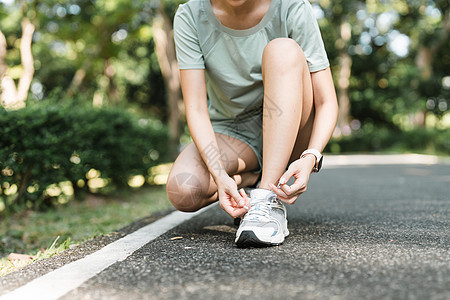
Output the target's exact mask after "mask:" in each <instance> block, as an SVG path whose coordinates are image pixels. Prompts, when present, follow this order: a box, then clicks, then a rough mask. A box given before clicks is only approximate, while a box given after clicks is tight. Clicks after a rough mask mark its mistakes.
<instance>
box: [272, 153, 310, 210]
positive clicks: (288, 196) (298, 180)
mask: <svg viewBox="0 0 450 300" xmlns="http://www.w3.org/2000/svg"><path fill="white" fill-rule="evenodd" d="M315 163H316V158H315V157H314V155H306V156H305V157H303V158H300V159H297V160H296V161H294V162H293V163H291V164H290V166H289V168H288V170H287V171H286V172H285V173H284V174H283V176H281V178H280V185H279V186H280V188H278V187H276V186H275V185H273V184H271V185H270V188H271V189H272V191H273V192H274V193H275V194H277V196H278V198H279V199H280V200H281V201H283V202H284V203H286V204H294V203H295V201H296V200H297V198H298V196H300V195H301V194H302V193H304V192H305V191H306V186H307V185H308V181H309V176H310V175H311V172H312V169H313V167H314V165H315ZM292 176H294V178H295V181H294V183H293V184H292V185H291V186H289V185H287V184H286V183H287V181H288V180H289V179H290V178H291V177H292Z"/></svg>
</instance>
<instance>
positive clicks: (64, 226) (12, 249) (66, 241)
mask: <svg viewBox="0 0 450 300" xmlns="http://www.w3.org/2000/svg"><path fill="white" fill-rule="evenodd" d="M169 207H171V204H170V202H169V201H168V200H167V196H166V193H165V189H164V187H163V186H160V187H147V188H142V189H140V190H137V191H131V192H129V193H127V194H124V195H123V196H121V197H120V198H118V197H117V198H111V197H100V196H88V197H87V198H86V199H85V200H84V201H81V202H77V201H73V202H69V205H65V206H60V207H57V208H54V209H51V210H49V211H46V212H33V211H28V212H25V213H22V214H20V215H15V216H11V217H9V218H6V219H0V225H1V226H0V257H3V258H0V276H3V275H5V274H7V273H9V272H11V271H13V270H15V269H16V268H17V267H21V266H23V265H25V264H27V263H29V262H30V261H35V260H38V259H42V258H46V257H49V256H52V255H54V254H56V253H59V252H61V251H63V250H65V249H67V248H68V247H69V246H70V245H74V244H79V243H81V242H83V241H85V240H87V239H90V238H92V237H95V236H98V235H103V234H107V233H110V232H113V231H115V230H118V229H120V228H122V227H124V226H126V225H128V224H130V223H131V222H133V221H135V220H136V219H139V218H143V217H145V216H148V215H150V214H151V213H154V212H157V211H161V210H164V209H168V208H169ZM9 253H21V254H28V255H31V256H33V260H30V261H28V262H25V261H9V260H8V259H7V256H8V254H9Z"/></svg>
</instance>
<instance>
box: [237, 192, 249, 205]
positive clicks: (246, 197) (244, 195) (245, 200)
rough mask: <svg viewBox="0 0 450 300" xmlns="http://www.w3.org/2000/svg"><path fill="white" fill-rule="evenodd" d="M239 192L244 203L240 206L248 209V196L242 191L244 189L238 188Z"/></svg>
mask: <svg viewBox="0 0 450 300" xmlns="http://www.w3.org/2000/svg"><path fill="white" fill-rule="evenodd" d="M239 193H240V194H241V196H242V198H243V199H244V202H245V203H244V205H243V206H242V207H243V208H244V209H246V210H249V209H250V198H249V197H248V195H247V193H246V192H245V191H244V189H240V190H239Z"/></svg>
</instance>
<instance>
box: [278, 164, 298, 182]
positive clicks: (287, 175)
mask: <svg viewBox="0 0 450 300" xmlns="http://www.w3.org/2000/svg"><path fill="white" fill-rule="evenodd" d="M294 174H295V170H294V169H293V168H292V167H291V166H289V168H288V169H287V171H286V172H284V174H283V175H281V178H280V181H279V184H280V185H281V186H282V185H285V184H286V183H287V182H288V180H289V179H290V178H291V177H292V176H294Z"/></svg>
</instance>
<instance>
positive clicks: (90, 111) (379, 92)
mask: <svg viewBox="0 0 450 300" xmlns="http://www.w3.org/2000/svg"><path fill="white" fill-rule="evenodd" d="M182 2H184V1H175V0H164V1H163V0H161V1H153V0H150V1H143V0H66V1H56V0H45V1H42V0H41V1H34V0H23V1H14V0H0V81H1V89H0V99H1V108H0V171H1V174H0V218H1V216H3V218H5V216H9V215H11V214H17V213H20V212H23V211H25V210H45V209H49V208H52V207H55V206H61V205H66V204H67V203H69V202H75V201H72V200H73V199H85V197H86V195H88V196H89V195H112V194H114V195H117V194H118V193H121V192H123V191H124V190H128V189H130V187H141V186H151V185H163V184H164V183H165V180H166V178H167V172H168V170H169V169H170V162H171V161H173V159H174V157H175V156H176V154H177V153H178V151H179V149H181V148H182V147H183V145H186V144H187V143H188V142H189V141H190V137H189V133H188V131H187V128H186V123H185V118H184V112H183V104H182V99H181V93H180V83H179V79H178V68H177V63H176V59H175V52H174V44H173V40H172V21H173V16H174V13H175V11H176V8H177V6H178V5H179V4H180V3H182ZM312 5H313V8H314V12H315V15H316V17H317V19H318V22H319V25H320V28H321V31H322V36H323V39H324V42H325V46H326V49H327V52H328V56H329V59H330V62H331V66H332V71H333V75H334V81H335V86H336V91H337V94H338V98H339V123H338V126H337V127H336V130H335V132H334V134H333V138H332V140H331V142H330V143H329V145H328V146H327V149H326V151H327V152H328V153H335V154H338V153H355V152H382V153H385V152H395V153H404V152H415V153H427V154H437V155H445V156H448V155H449V154H450V133H449V127H450V114H449V110H448V106H449V100H450V41H449V31H450V20H449V14H450V11H449V5H450V3H449V1H448V0H442V1H441V0H408V1H405V0H396V1H393V0H392V1H390V0H383V1H374V0H367V1H360V0H334V1H331V0H320V1H319V0H314V1H312ZM152 193H153V192H152ZM21 234H22V235H21ZM17 236H20V237H21V238H22V240H24V238H23V232H22V233H18V234H17ZM25 241H27V240H26V239H25ZM4 243H5V242H4ZM0 246H1V245H0ZM0 250H1V247H0ZM0 252H1V251H0Z"/></svg>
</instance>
